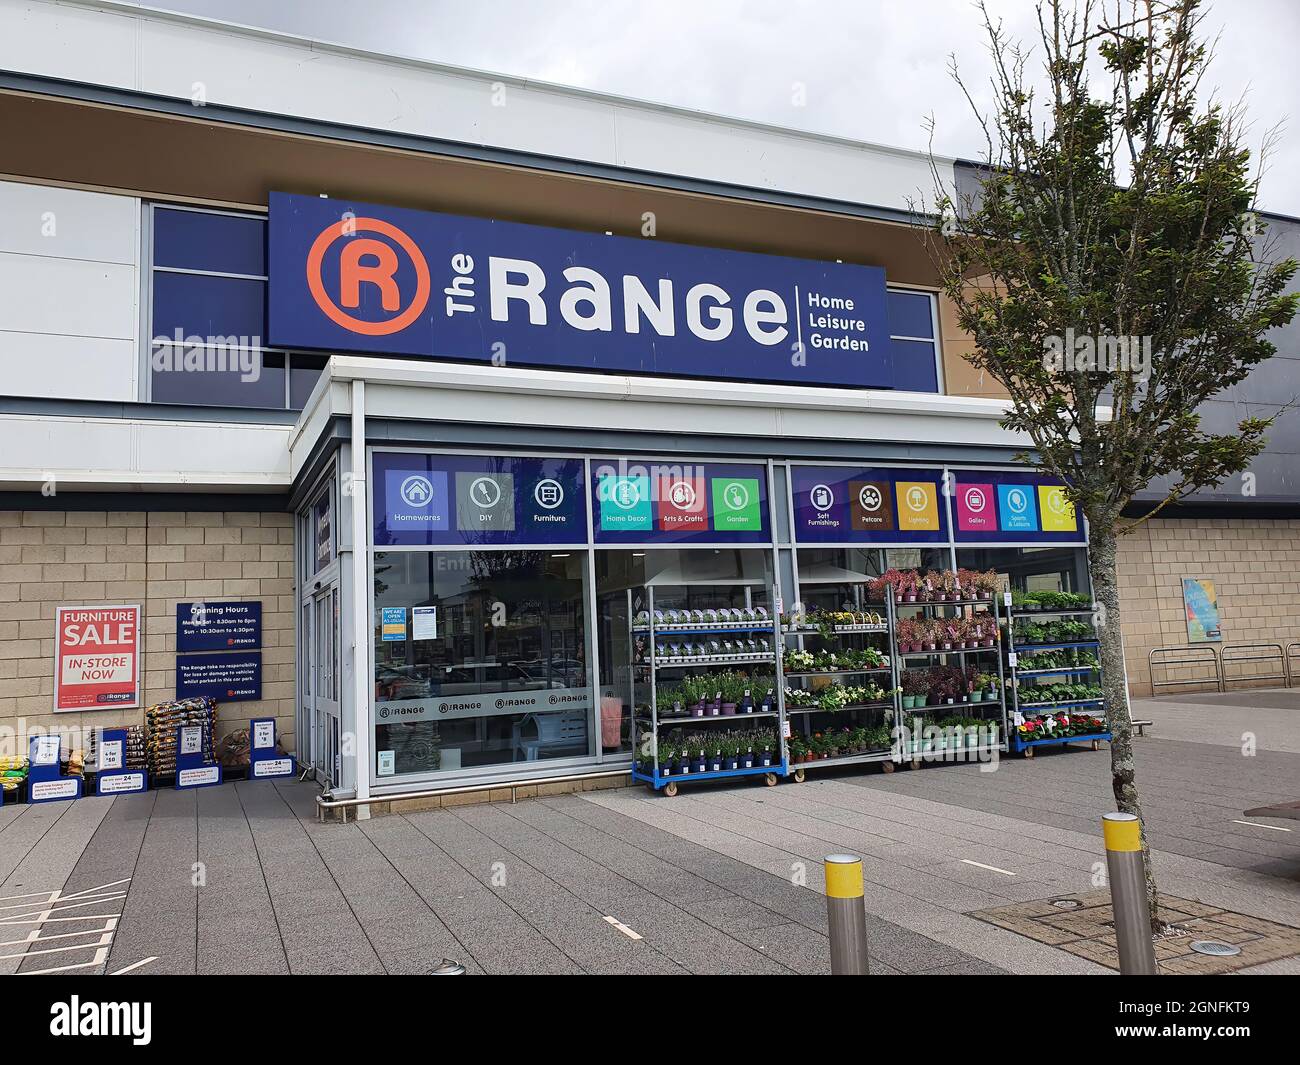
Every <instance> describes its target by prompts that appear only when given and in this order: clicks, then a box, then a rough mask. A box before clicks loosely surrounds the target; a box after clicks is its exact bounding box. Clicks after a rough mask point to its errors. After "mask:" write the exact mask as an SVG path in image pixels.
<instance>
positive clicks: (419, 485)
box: [400, 473, 433, 508]
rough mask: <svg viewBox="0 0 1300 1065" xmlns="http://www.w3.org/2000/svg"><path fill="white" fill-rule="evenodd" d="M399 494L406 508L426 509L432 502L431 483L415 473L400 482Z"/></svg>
mask: <svg viewBox="0 0 1300 1065" xmlns="http://www.w3.org/2000/svg"><path fill="white" fill-rule="evenodd" d="M400 492H401V496H402V502H403V503H405V504H406V505H407V506H408V507H414V508H419V507H427V506H428V505H429V503H430V502H432V500H433V483H432V482H431V481H430V480H429V478H427V477H422V476H421V475H420V474H418V473H417V474H414V475H413V476H411V477H408V478H406V480H404V481H403V482H402V487H401V489H400Z"/></svg>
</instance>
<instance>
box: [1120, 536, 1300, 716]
mask: <svg viewBox="0 0 1300 1065" xmlns="http://www.w3.org/2000/svg"><path fill="white" fill-rule="evenodd" d="M1118 569H1119V584H1120V595H1121V604H1122V611H1123V626H1124V647H1125V655H1126V658H1127V662H1128V673H1129V686H1130V689H1131V691H1132V692H1133V694H1134V695H1149V694H1151V672H1150V669H1149V667H1148V655H1149V654H1150V652H1151V649H1152V648H1155V647H1170V646H1185V645H1186V644H1187V623H1186V618H1185V614H1184V607H1183V578H1184V577H1199V578H1209V579H1211V580H1213V581H1214V588H1215V592H1216V593H1217V597H1218V601H1219V617H1220V623H1221V625H1222V629H1223V643H1224V644H1234V643H1280V644H1282V646H1283V647H1284V648H1285V646H1286V645H1287V644H1288V643H1290V642H1292V641H1300V521H1297V520H1294V519H1292V520H1285V519H1243V518H1208V519H1198V520H1183V519H1175V518H1153V519H1151V520H1150V521H1148V522H1146V523H1145V524H1144V525H1142V526H1140V527H1139V528H1138V529H1137V530H1136V531H1135V532H1133V533H1132V534H1130V535H1128V536H1125V537H1123V538H1121V540H1120V542H1119V558H1118ZM1255 669H1256V671H1257V672H1258V671H1263V669H1264V667H1263V666H1257V667H1255ZM1271 669H1272V670H1273V671H1276V669H1277V666H1276V664H1273V665H1272V666H1271ZM1246 672H1247V669H1246V667H1235V668H1234V669H1233V670H1232V672H1231V673H1230V676H1231V677H1240V676H1242V675H1244V674H1245V673H1246ZM1185 675H1187V676H1192V675H1204V676H1208V672H1207V671H1204V670H1203V671H1202V672H1201V673H1199V674H1192V673H1190V672H1189V673H1187V674H1185ZM1157 679H1174V674H1173V673H1172V672H1170V671H1166V670H1160V669H1158V670H1157ZM1178 690H1179V689H1173V688H1169V689H1162V690H1161V694H1172V693H1174V692H1176V691H1178ZM1181 690H1184V691H1185V690H1188V689H1181Z"/></svg>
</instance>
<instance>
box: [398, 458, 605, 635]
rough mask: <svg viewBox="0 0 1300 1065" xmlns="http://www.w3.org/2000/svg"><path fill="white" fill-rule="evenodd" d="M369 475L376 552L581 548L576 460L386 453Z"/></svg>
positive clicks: (582, 495)
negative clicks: (394, 548) (436, 547)
mask: <svg viewBox="0 0 1300 1065" xmlns="http://www.w3.org/2000/svg"><path fill="white" fill-rule="evenodd" d="M374 471H375V472H374V485H375V490H374V507H375V510H374V528H375V544H376V546H383V545H410V546H426V545H430V544H581V543H586V541H587V510H586V489H585V487H584V482H583V476H584V475H583V463H582V460H581V459H534V458H502V457H496V456H492V455H419V454H408V453H404V452H387V451H385V452H377V453H376V454H375V457H374ZM404 623H405V619H403V624H404ZM386 631H387V630H386ZM394 638H397V639H405V636H401V637H394Z"/></svg>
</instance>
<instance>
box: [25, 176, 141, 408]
mask: <svg viewBox="0 0 1300 1065" xmlns="http://www.w3.org/2000/svg"><path fill="white" fill-rule="evenodd" d="M0 217H2V218H4V220H5V224H4V225H3V226H0V292H3V293H4V298H3V299H2V300H0V378H2V379H3V385H0V393H3V394H4V395H9V396H34V397H41V398H47V399H101V400H115V401H133V400H135V399H136V398H137V392H136V382H137V377H138V359H137V354H136V353H137V350H138V349H137V345H136V336H137V330H138V319H139V284H138V270H137V263H138V260H139V254H140V201H139V200H138V199H136V198H135V197H132V196H114V195H109V194H106V193H98V192H84V191H81V190H78V189H61V188H55V187H53V186H48V185H34V184H26V183H21V182H14V181H3V182H0Z"/></svg>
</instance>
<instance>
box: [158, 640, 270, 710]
mask: <svg viewBox="0 0 1300 1065" xmlns="http://www.w3.org/2000/svg"><path fill="white" fill-rule="evenodd" d="M204 695H206V696H211V697H212V698H213V699H216V700H217V701H218V702H222V703H233V702H240V701H242V700H245V699H260V698H261V697H262V652H261V651H245V652H241V653H238V654H201V655H186V656H185V657H180V656H177V658H176V698H177V699H192V698H195V697H196V696H204Z"/></svg>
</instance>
